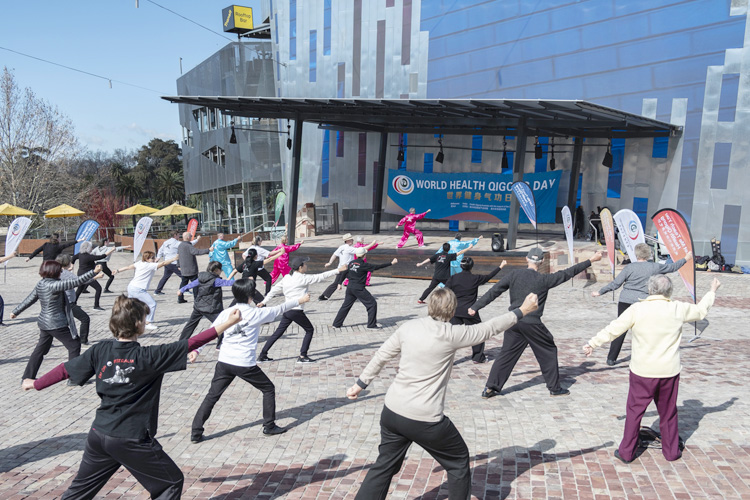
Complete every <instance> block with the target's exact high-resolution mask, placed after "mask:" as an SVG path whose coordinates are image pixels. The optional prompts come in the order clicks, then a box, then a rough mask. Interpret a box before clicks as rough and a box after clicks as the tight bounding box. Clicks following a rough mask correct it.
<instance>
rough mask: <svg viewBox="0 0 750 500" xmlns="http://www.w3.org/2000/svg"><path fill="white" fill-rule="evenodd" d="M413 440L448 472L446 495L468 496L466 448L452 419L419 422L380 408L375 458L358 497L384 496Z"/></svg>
mask: <svg viewBox="0 0 750 500" xmlns="http://www.w3.org/2000/svg"><path fill="white" fill-rule="evenodd" d="M412 442H414V443H417V444H418V445H419V446H421V447H422V448H424V450H425V451H427V453H429V454H430V455H432V458H434V459H435V460H436V461H437V462H438V463H439V464H440V465H442V466H443V469H445V472H446V473H447V474H448V498H450V499H451V500H454V499H461V500H464V499H466V498H469V492H470V490H471V471H470V469H469V448H467V447H466V443H465V442H464V439H463V438H462V437H461V434H460V433H459V432H458V429H456V426H455V425H453V422H451V421H450V419H449V418H448V417H446V416H443V419H442V420H441V421H440V422H420V421H418V420H411V419H408V418H406V417H402V416H401V415H399V414H397V413H394V412H392V411H391V410H389V409H388V407H383V413H381V414H380V446H379V447H378V451H379V455H378V459H377V460H376V461H375V463H374V464H373V466H372V467H371V468H370V471H369V472H368V473H367V476H366V477H365V480H364V481H363V482H362V486H360V487H359V492H357V496H356V497H355V498H356V499H357V500H369V499H383V498H386V495H387V494H388V487H389V486H390V484H391V479H392V478H393V476H394V475H395V474H396V473H397V472H398V471H399V470H400V469H401V464H403V462H404V457H405V456H406V452H407V451H408V450H409V446H410V445H411V443H412Z"/></svg>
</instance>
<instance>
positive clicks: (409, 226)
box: [396, 208, 432, 248]
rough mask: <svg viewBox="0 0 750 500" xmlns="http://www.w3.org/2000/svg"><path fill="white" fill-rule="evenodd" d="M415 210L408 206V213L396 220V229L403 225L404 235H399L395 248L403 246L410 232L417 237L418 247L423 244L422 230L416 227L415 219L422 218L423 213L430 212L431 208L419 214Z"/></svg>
mask: <svg viewBox="0 0 750 500" xmlns="http://www.w3.org/2000/svg"><path fill="white" fill-rule="evenodd" d="M415 211H416V210H415V209H413V208H410V209H409V214H408V215H405V216H404V218H403V219H401V220H400V221H398V224H396V229H398V228H399V227H401V226H404V235H403V236H402V237H401V241H399V242H398V245H396V248H401V247H403V246H404V245H405V244H406V240H408V239H409V235H410V234H414V236H415V237H416V238H417V244H418V245H419V246H420V248H421V247H423V246H424V237H423V236H422V231H420V230H419V229H417V221H418V220H420V219H424V217H425V215H427V214H428V213H430V212H431V211H432V209H429V210H427V211H426V212H423V213H421V214H417V213H415Z"/></svg>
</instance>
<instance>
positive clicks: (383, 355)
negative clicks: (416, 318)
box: [346, 328, 401, 399]
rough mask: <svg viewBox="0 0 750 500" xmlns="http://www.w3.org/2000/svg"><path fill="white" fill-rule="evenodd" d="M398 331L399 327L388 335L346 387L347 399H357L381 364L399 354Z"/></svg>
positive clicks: (376, 373) (378, 371) (380, 368)
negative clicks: (356, 376)
mask: <svg viewBox="0 0 750 500" xmlns="http://www.w3.org/2000/svg"><path fill="white" fill-rule="evenodd" d="M400 331H401V329H400V328H399V329H398V330H396V332H395V333H394V334H393V335H391V336H390V337H388V340H386V341H385V342H384V343H383V345H382V346H380V349H378V350H377V352H376V353H375V355H374V356H373V357H372V360H371V361H370V362H369V363H368V364H367V366H366V367H365V369H364V371H363V372H362V373H361V374H360V376H359V378H358V379H357V382H356V383H355V384H354V385H353V386H351V387H350V388H349V389H347V391H346V397H348V398H349V399H357V396H358V395H359V393H360V392H362V389H367V386H368V385H370V383H371V382H372V381H373V379H375V377H377V376H378V373H380V370H382V369H383V366H385V364H386V363H387V362H388V361H390V360H392V359H394V358H395V357H396V356H398V355H399V354H401V337H400Z"/></svg>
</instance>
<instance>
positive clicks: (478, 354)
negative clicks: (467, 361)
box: [451, 314, 487, 363]
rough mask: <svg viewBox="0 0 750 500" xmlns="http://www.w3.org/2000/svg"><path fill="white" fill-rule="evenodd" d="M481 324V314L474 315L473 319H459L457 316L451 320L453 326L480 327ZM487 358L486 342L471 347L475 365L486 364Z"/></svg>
mask: <svg viewBox="0 0 750 500" xmlns="http://www.w3.org/2000/svg"><path fill="white" fill-rule="evenodd" d="M481 322H482V320H481V319H479V314H476V315H474V317H473V318H457V317H456V316H453V317H452V318H451V325H478V324H479V323H481ZM486 357H487V356H485V355H484V342H482V343H481V344H477V345H475V346H472V347H471V360H472V361H474V362H475V363H484V360H485V358H486Z"/></svg>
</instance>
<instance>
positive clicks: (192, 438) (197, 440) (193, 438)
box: [190, 434, 203, 444]
mask: <svg viewBox="0 0 750 500" xmlns="http://www.w3.org/2000/svg"><path fill="white" fill-rule="evenodd" d="M201 441H203V434H201V435H200V436H190V442H191V443H193V444H198V443H200V442H201Z"/></svg>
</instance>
